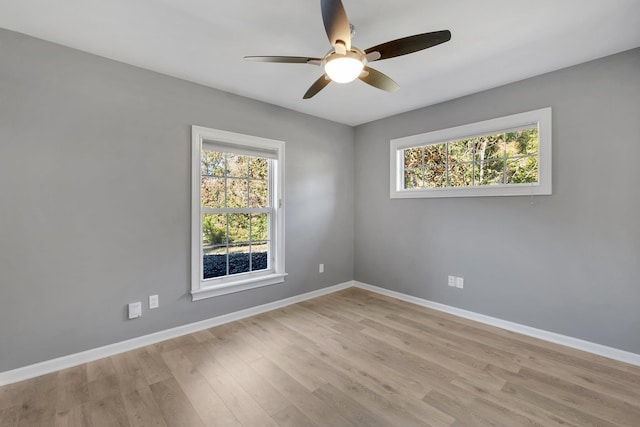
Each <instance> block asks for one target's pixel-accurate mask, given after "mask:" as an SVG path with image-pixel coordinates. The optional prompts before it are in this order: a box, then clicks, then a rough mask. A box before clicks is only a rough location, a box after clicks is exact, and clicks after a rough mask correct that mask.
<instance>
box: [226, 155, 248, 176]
mask: <svg viewBox="0 0 640 427" xmlns="http://www.w3.org/2000/svg"><path fill="white" fill-rule="evenodd" d="M227 176H233V177H239V178H243V177H245V178H246V177H247V176H249V157H248V156H243V155H240V154H233V153H227Z"/></svg>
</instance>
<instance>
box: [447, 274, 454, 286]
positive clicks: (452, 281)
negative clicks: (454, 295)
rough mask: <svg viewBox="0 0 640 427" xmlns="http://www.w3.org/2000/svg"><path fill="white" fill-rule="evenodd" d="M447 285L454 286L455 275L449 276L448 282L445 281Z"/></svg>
mask: <svg viewBox="0 0 640 427" xmlns="http://www.w3.org/2000/svg"><path fill="white" fill-rule="evenodd" d="M447 284H448V285H449V286H451V287H452V288H453V287H455V286H456V277H455V276H449V282H448V283H447Z"/></svg>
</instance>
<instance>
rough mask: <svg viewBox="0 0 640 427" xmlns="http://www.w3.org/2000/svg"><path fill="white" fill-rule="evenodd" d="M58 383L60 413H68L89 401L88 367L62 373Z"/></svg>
mask: <svg viewBox="0 0 640 427" xmlns="http://www.w3.org/2000/svg"><path fill="white" fill-rule="evenodd" d="M57 383H58V391H57V394H56V396H57V397H56V400H57V405H56V409H57V410H58V411H67V410H70V409H72V408H74V407H76V406H81V405H83V404H85V403H87V402H88V401H89V399H90V396H89V381H88V380H87V365H80V366H75V367H73V368H69V369H64V370H62V371H60V372H59V373H58V380H57Z"/></svg>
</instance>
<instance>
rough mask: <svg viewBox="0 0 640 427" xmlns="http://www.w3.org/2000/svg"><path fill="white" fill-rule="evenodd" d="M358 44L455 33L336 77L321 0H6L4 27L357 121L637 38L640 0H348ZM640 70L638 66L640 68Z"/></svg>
mask: <svg viewBox="0 0 640 427" xmlns="http://www.w3.org/2000/svg"><path fill="white" fill-rule="evenodd" d="M343 3H344V6H345V9H346V11H347V14H348V16H349V20H350V21H351V23H352V24H353V25H355V27H356V35H355V38H354V40H353V44H354V45H355V46H357V47H359V48H361V49H365V48H368V47H370V46H373V45H377V44H379V43H382V42H386V41H389V40H393V39H397V38H400V37H404V36H408V35H412V34H418V33H424V32H430V31H438V30H445V29H448V30H450V31H451V33H452V39H451V41H450V42H448V43H445V44H442V45H439V46H436V47H433V48H431V49H427V50H424V51H421V52H417V53H414V54H411V55H406V56H401V57H397V58H393V59H389V60H386V61H380V62H376V63H373V64H370V65H371V66H372V67H374V68H376V69H378V70H379V71H382V72H383V73H385V74H387V75H389V76H390V77H391V78H393V79H394V80H395V81H396V82H398V84H399V85H400V90H399V91H398V92H395V93H386V92H383V91H380V90H377V89H374V88H372V87H370V86H368V85H366V84H364V83H362V82H360V81H356V82H353V83H349V84H346V85H340V84H336V83H332V84H330V85H329V86H328V87H327V88H326V89H324V90H323V91H322V92H320V93H319V94H318V95H316V96H315V97H314V98H312V99H310V100H303V99H302V95H303V94H304V93H305V91H306V90H307V88H308V87H309V86H310V85H311V84H312V83H313V82H314V81H315V80H316V79H317V78H318V77H319V76H320V75H321V74H322V70H321V68H319V67H317V66H312V65H307V64H272V63H255V62H248V61H244V60H243V56H245V55H293V56H312V57H322V56H323V55H324V54H325V53H326V52H327V51H328V50H329V48H330V46H329V42H328V40H327V37H326V34H325V31H324V27H323V24H322V19H321V14H320V1H319V0H278V1H271V2H270V1H264V0H230V1H227V2H223V1H221V0H0V27H3V28H7V29H10V30H14V31H18V32H21V33H25V34H29V35H32V36H35V37H38V38H42V39H45V40H50V41H53V42H56V43H60V44H62V45H66V46H70V47H73V48H76V49H80V50H83V51H86V52H91V53H94V54H97V55H101V56H104V57H107V58H111V59H115V60H118V61H122V62H126V63H129V64H133V65H136V66H139V67H142V68H146V69H149V70H154V71H158V72H161V73H164V74H168V75H171V76H175V77H179V78H182V79H186V80H190V81H193V82H197V83H200V84H203V85H206V86H211V87H214V88H218V89H222V90H225V91H228V92H232V93H236V94H239V95H244V96H247V97H250V98H254V99H258V100H261V101H266V102H269V103H272V104H276V105H280V106H283V107H286V108H290V109H293V110H297V111H300V112H303V113H307V114H311V115H314V116H318V117H323V118H326V119H330V120H334V121H337V122H342V123H346V124H349V125H357V124H361V123H365V122H369V121H372V120H375V119H379V118H382V117H387V116H390V115H393V114H397V113H401V112H404V111H409V110H413V109H415V108H418V107H424V106H427V105H432V104H435V103H438V102H442V101H445V100H448V99H453V98H457V97H459V96H463V95H467V94H470V93H474V92H478V91H481V90H485V89H488V88H491V87H496V86H499V85H502V84H505V83H509V82H513V81H517V80H521V79H524V78H527V77H531V76H534V75H538V74H542V73H545V72H548V71H552V70H556V69H559V68H564V67H567V66H570V65H574V64H578V63H581V62H585V61H588V60H591V59H595V58H599V57H602V56H606V55H609V54H613V53H616V52H621V51H624V50H627V49H631V48H634V47H638V46H640V0H535V1H525V0H482V1H480V0H448V1H434V0H395V1H388V0H343ZM639 72H640V71H639Z"/></svg>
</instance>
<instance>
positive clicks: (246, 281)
mask: <svg viewBox="0 0 640 427" xmlns="http://www.w3.org/2000/svg"><path fill="white" fill-rule="evenodd" d="M286 276H287V273H272V274H268V275H261V276H259V277H249V278H247V277H244V278H239V279H237V280H233V281H227V282H224V283H220V284H216V285H212V286H207V287H204V286H203V287H201V288H200V289H198V290H194V291H191V300H192V301H199V300H202V299H206V298H213V297H217V296H221V295H227V294H232V293H234V292H241V291H246V290H249V289H255V288H260V287H263V286H269V285H275V284H278V283H282V282H284V278H285V277H286ZM204 283H207V282H204ZM204 283H203V284H204Z"/></svg>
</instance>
